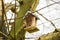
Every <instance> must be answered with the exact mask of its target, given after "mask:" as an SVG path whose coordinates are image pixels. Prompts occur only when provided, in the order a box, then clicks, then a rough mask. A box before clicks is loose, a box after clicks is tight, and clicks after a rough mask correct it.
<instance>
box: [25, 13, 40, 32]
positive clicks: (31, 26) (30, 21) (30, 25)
mask: <svg viewBox="0 0 60 40" xmlns="http://www.w3.org/2000/svg"><path fill="white" fill-rule="evenodd" d="M25 19H26V27H25V30H26V31H28V32H29V33H32V32H36V31H39V29H38V28H37V27H36V22H37V20H36V17H35V16H33V15H32V14H31V13H29V14H27V15H26V17H25Z"/></svg>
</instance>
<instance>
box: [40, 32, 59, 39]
mask: <svg viewBox="0 0 60 40" xmlns="http://www.w3.org/2000/svg"><path fill="white" fill-rule="evenodd" d="M39 40H60V32H54V33H49V34H45V35H42V36H41V37H40V39H39Z"/></svg>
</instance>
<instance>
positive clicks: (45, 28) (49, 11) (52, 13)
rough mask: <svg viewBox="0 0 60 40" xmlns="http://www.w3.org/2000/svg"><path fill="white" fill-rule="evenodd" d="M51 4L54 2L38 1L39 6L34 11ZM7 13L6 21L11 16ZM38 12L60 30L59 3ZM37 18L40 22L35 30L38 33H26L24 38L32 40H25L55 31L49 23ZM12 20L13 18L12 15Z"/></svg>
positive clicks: (6, 1)
mask: <svg viewBox="0 0 60 40" xmlns="http://www.w3.org/2000/svg"><path fill="white" fill-rule="evenodd" d="M11 1H13V0H5V3H8V2H11ZM54 1H56V2H58V1H59V0H54ZM52 3H54V2H52V1H51V0H40V1H39V5H38V6H37V8H36V10H38V9H40V8H43V7H45V6H47V5H49V4H52ZM9 12H10V11H9ZM9 12H7V16H8V19H10V18H11V14H12V12H10V13H9ZM39 12H40V13H41V14H43V15H44V16H45V17H46V18H48V19H49V20H51V21H52V22H53V23H54V24H55V26H56V27H57V28H60V3H59V4H54V5H52V6H50V7H47V8H45V9H43V10H40V11H39ZM37 15H38V14H37ZM38 16H39V18H40V20H38V21H37V28H38V29H39V30H40V31H38V32H34V33H29V32H26V38H33V39H26V40H35V39H37V38H39V37H40V36H41V35H43V34H47V33H50V32H53V31H54V30H55V28H54V27H53V26H52V25H51V24H50V22H48V21H46V20H45V19H44V18H43V17H41V16H40V15H38ZM12 18H14V15H13V17H12ZM55 19H56V20H55ZM57 19H58V20H57Z"/></svg>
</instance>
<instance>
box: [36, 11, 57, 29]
mask: <svg viewBox="0 0 60 40" xmlns="http://www.w3.org/2000/svg"><path fill="white" fill-rule="evenodd" d="M37 13H38V14H39V15H40V16H42V17H43V18H44V19H45V20H47V21H49V22H50V23H51V24H52V26H53V27H54V28H55V29H56V30H57V28H56V26H55V24H54V23H53V22H52V21H50V20H48V19H47V18H46V17H44V16H43V15H42V14H40V13H39V12H37Z"/></svg>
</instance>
